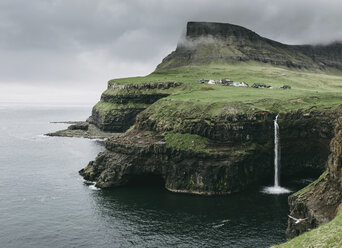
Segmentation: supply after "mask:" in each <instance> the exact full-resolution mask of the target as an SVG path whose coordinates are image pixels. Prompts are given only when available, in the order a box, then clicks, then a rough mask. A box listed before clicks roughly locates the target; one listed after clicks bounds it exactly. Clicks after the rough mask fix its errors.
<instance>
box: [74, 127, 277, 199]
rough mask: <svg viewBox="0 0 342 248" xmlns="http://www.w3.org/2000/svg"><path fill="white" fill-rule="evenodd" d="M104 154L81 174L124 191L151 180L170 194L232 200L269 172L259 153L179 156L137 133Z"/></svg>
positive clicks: (112, 141) (182, 153)
mask: <svg viewBox="0 0 342 248" xmlns="http://www.w3.org/2000/svg"><path fill="white" fill-rule="evenodd" d="M137 132H139V135H138V134H137ZM137 136H139V138H137ZM106 148H107V151H105V152H103V153H100V154H99V155H98V157H97V158H96V160H95V161H92V162H90V163H89V165H88V166H87V167H86V168H84V169H82V170H81V171H80V174H81V175H82V176H83V177H84V178H85V179H87V180H92V181H96V182H97V183H96V186H97V187H101V188H107V187H117V186H123V185H127V184H129V183H131V182H132V180H137V178H139V177H142V178H143V177H144V175H151V174H153V175H158V176H159V177H160V178H162V179H163V181H164V182H165V185H164V186H165V188H166V189H168V190H169V191H173V192H181V193H191V194H204V195H217V194H230V193H232V192H238V191H241V190H243V189H246V188H247V187H250V186H251V185H254V184H256V183H258V182H260V181H261V180H262V179H265V177H266V176H267V174H268V173H264V172H265V171H269V172H270V171H271V163H270V159H269V158H270V157H269V156H267V155H266V154H265V151H263V150H262V149H261V150H258V151H256V150H255V151H250V152H246V153H239V152H234V151H231V152H225V153H212V154H211V153H199V152H193V151H182V150H178V149H174V148H168V147H167V146H166V144H165V142H163V141H162V140H161V139H160V138H158V137H157V136H154V137H151V133H149V134H148V135H147V134H146V133H145V132H141V131H138V130H135V131H132V132H130V133H127V134H125V135H122V136H120V137H116V138H111V139H109V140H108V141H107V142H106ZM269 176H270V175H269Z"/></svg>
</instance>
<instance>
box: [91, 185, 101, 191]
mask: <svg viewBox="0 0 342 248" xmlns="http://www.w3.org/2000/svg"><path fill="white" fill-rule="evenodd" d="M89 189H91V190H101V189H100V188H98V187H96V186H95V185H94V184H93V185H89Z"/></svg>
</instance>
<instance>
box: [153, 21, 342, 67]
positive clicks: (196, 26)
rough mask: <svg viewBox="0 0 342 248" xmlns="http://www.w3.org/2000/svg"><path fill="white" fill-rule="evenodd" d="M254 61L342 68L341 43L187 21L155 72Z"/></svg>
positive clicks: (223, 24) (234, 26)
mask: <svg viewBox="0 0 342 248" xmlns="http://www.w3.org/2000/svg"><path fill="white" fill-rule="evenodd" d="M241 61H246V62H247V61H256V62H263V63H267V64H272V65H275V66H286V67H289V68H299V69H309V70H326V69H329V68H334V69H338V70H342V43H337V42H336V43H333V44H330V45H316V46H313V45H286V44H282V43H280V42H277V41H273V40H270V39H267V38H264V37H262V36H260V35H258V34H257V33H255V32H253V31H251V30H249V29H247V28H244V27H241V26H237V25H233V24H226V23H213V22H188V23H187V28H186V35H185V37H184V38H183V39H182V40H181V41H180V42H179V43H178V45H177V48H176V50H175V51H174V52H172V53H171V54H170V55H168V56H167V57H166V58H165V59H164V60H163V61H162V63H161V64H159V65H158V66H157V71H158V70H162V69H170V68H175V67H179V66H186V65H207V64H211V63H215V64H217V63H222V64H224V63H237V62H241Z"/></svg>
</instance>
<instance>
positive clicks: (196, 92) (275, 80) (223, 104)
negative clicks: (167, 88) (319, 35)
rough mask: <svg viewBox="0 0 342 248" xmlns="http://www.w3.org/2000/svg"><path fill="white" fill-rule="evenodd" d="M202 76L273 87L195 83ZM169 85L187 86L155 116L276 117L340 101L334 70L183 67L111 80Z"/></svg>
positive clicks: (341, 78) (341, 80)
mask: <svg viewBox="0 0 342 248" xmlns="http://www.w3.org/2000/svg"><path fill="white" fill-rule="evenodd" d="M201 78H210V79H213V80H219V79H222V78H230V79H232V80H234V81H239V82H241V81H244V82H246V83H248V84H249V85H252V84H253V83H264V84H266V85H270V86H272V89H255V88H251V87H249V88H245V87H232V86H219V85H208V84H200V83H199V82H198V80H199V79H201ZM169 81H173V82H180V83H183V84H184V85H185V86H183V87H182V89H181V90H179V89H178V90H177V91H174V92H170V93H171V95H170V96H169V97H167V98H164V99H162V100H160V101H159V102H158V103H159V104H158V105H155V106H153V107H154V108H158V109H160V110H161V109H163V111H156V114H157V115H158V116H159V117H160V116H161V115H167V114H168V113H167V111H169V110H168V109H170V108H171V111H172V112H177V111H188V112H189V115H196V113H197V114H198V113H205V114H207V115H218V114H220V113H221V112H222V111H228V109H230V110H231V111H235V112H236V111H239V112H247V113H248V112H253V111H259V110H260V111H270V112H273V113H277V112H288V111H296V110H298V109H308V108H311V107H316V108H317V109H325V108H332V107H336V106H338V105H339V104H341V103H342V102H341V99H342V87H341V86H342V73H340V72H338V71H336V72H335V73H332V72H324V71H309V70H303V69H302V70H300V69H289V68H286V67H275V66H271V65H265V64H262V63H255V62H253V63H240V64H235V65H232V64H210V65H206V66H184V67H179V68H173V69H168V70H159V71H155V72H153V73H151V74H150V75H148V76H146V77H134V78H122V79H114V80H111V81H110V82H115V83H117V84H120V85H126V84H140V83H148V82H169ZM283 85H290V86H291V90H282V89H280V87H281V86H283ZM169 114H172V113H169Z"/></svg>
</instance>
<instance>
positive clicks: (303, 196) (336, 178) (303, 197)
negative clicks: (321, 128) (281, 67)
mask: <svg viewBox="0 0 342 248" xmlns="http://www.w3.org/2000/svg"><path fill="white" fill-rule="evenodd" d="M334 124H335V131H334V138H333V139H332V140H331V143H330V151H331V154H330V156H329V159H328V160H327V169H326V171H325V172H324V173H323V174H322V175H321V176H320V177H319V178H318V179H317V180H316V181H315V182H313V183H312V184H310V185H308V186H307V187H305V188H304V189H302V190H300V191H299V192H296V193H295V194H293V195H291V196H290V197H289V205H290V215H291V216H292V217H295V218H297V219H300V220H301V221H299V222H298V223H296V222H295V221H294V220H293V219H291V218H289V220H288V228H287V230H286V234H287V237H288V238H294V237H295V238H294V239H292V240H290V241H289V242H286V243H284V244H281V245H279V246H277V247H284V248H285V247H340V246H341V242H342V236H341V232H342V230H341V227H342V225H341V220H342V212H341V204H342V176H341V169H342V163H341V161H342V111H341V108H340V109H339V110H338V111H337V112H336V118H335V122H334ZM308 231H309V232H308ZM300 234H301V235H300ZM298 235H300V236H298ZM296 236H298V237H296Z"/></svg>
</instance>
